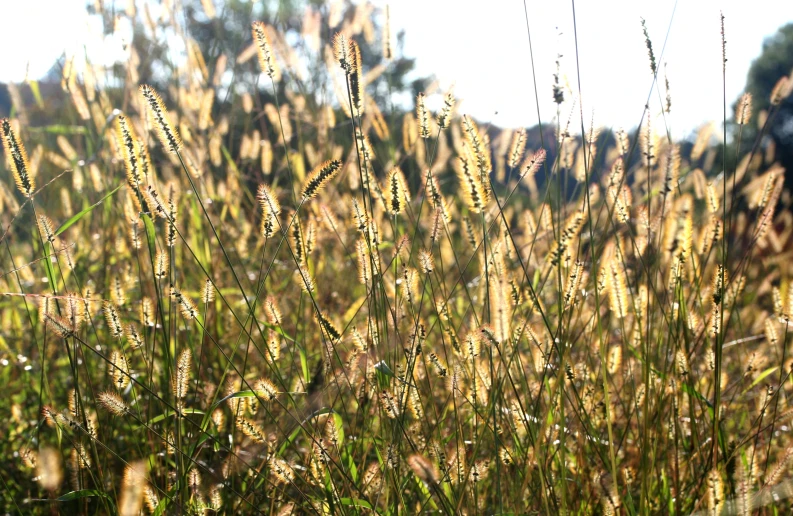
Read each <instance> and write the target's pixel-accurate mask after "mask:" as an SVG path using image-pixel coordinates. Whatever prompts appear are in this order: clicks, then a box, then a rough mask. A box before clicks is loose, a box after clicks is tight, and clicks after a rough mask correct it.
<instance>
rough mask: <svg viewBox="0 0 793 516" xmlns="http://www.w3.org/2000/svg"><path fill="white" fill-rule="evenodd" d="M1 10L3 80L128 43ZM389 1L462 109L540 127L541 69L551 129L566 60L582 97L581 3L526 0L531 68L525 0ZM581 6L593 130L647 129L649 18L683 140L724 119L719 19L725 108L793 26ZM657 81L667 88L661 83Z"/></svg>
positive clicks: (608, 4) (705, 0) (75, 25)
mask: <svg viewBox="0 0 793 516" xmlns="http://www.w3.org/2000/svg"><path fill="white" fill-rule="evenodd" d="M0 1H1V0H0ZM374 1H375V4H376V5H378V6H383V5H385V3H386V2H384V1H382V0H374ZM215 3H216V4H219V3H220V0H216V1H215ZM2 4H3V5H2V12H3V15H4V16H3V18H4V19H5V20H7V21H8V23H6V24H4V27H3V32H4V37H5V39H6V41H9V42H13V47H14V48H15V49H16V51H14V52H6V53H5V54H4V57H3V63H2V66H0V80H6V81H7V80H14V81H21V80H23V79H24V78H25V77H26V73H27V74H29V76H30V77H33V78H38V77H41V76H42V75H43V74H45V73H46V72H47V70H49V68H50V67H51V66H52V64H53V63H54V62H55V60H56V59H57V58H58V57H59V56H61V55H62V54H63V52H64V51H66V52H67V53H69V54H73V53H77V54H78V55H79V54H80V52H82V50H81V49H82V45H89V46H91V47H92V59H94V60H95V61H96V60H97V53H96V52H97V50H96V49H97V48H99V49H101V50H99V51H98V52H99V54H100V57H99V59H98V61H100V62H101V61H103V60H106V61H108V62H112V61H113V59H114V58H115V57H116V56H118V55H119V52H120V51H121V49H122V47H123V44H124V43H125V42H124V41H123V37H122V36H119V37H117V38H116V40H115V41H113V40H111V41H108V40H104V43H103V39H102V35H101V31H102V27H101V22H99V21H98V19H97V18H96V17H89V16H88V15H87V14H86V12H85V2H84V0H29V1H2ZM390 5H391V19H392V30H393V32H394V33H396V32H397V31H398V30H400V29H405V31H406V38H405V48H404V51H405V54H406V55H408V56H411V57H416V58H417V61H416V64H417V74H419V75H435V76H436V77H437V78H438V80H439V82H440V85H441V88H443V89H447V88H449V87H451V86H453V87H454V92H455V95H456V96H457V97H458V98H459V99H460V101H461V102H460V111H461V112H464V113H469V114H471V115H473V116H475V117H476V118H477V119H479V120H481V121H492V122H493V123H495V124H497V125H500V126H503V127H521V126H532V125H535V124H536V123H537V121H538V113H537V111H538V109H537V103H536V101H535V88H534V78H533V76H532V70H533V71H534V75H535V76H536V81H537V91H536V95H537V97H538V98H539V111H540V116H541V118H542V120H543V121H544V122H548V121H551V120H552V119H553V118H554V117H555V114H556V112H555V109H556V106H555V105H554V104H553V102H552V99H551V84H552V80H553V73H554V72H555V66H556V65H555V61H556V58H557V54H562V58H561V69H562V73H563V75H564V77H565V78H566V80H567V81H568V83H569V84H570V86H571V87H572V88H573V90H574V91H576V92H577V90H578V80H579V75H578V73H577V71H576V46H575V39H574V38H575V31H574V30H573V11H572V6H573V4H572V2H569V1H545V0H543V1H539V0H526V3H525V5H526V9H527V11H528V19H529V24H530V27H531V37H532V47H533V51H534V67H533V68H532V62H531V60H530V56H529V40H528V36H527V30H526V14H525V12H524V1H523V0H488V1H482V0H455V1H452V0H392V1H391V2H390ZM575 9H576V13H575V15H576V16H575V19H576V22H577V36H578V60H579V66H580V81H581V91H582V97H581V98H582V99H583V107H584V117H585V119H586V123H587V125H588V123H589V119H590V118H591V117H592V116H593V112H594V117H595V121H596V123H597V124H598V125H603V126H607V127H625V128H631V127H634V126H636V125H637V124H638V123H639V120H640V118H641V114H642V109H643V106H644V104H645V102H646V101H647V95H648V93H649V91H650V85H651V82H652V78H651V74H650V71H649V64H648V58H647V51H646V48H645V45H644V39H643V36H642V31H641V25H640V19H641V18H644V19H645V20H646V22H647V26H648V29H649V33H650V36H651V38H652V41H653V45H654V49H655V53H656V57H657V59H658V65H659V67H660V69H661V74H662V75H663V73H664V70H666V73H667V76H668V78H669V82H670V93H671V96H672V114H671V117H669V119H668V123H669V124H670V127H671V129H672V131H673V134H674V136H676V137H683V136H686V135H687V134H688V133H690V131H691V130H692V129H694V128H696V127H697V126H698V125H700V124H701V123H703V122H705V121H710V120H721V117H722V109H723V100H722V75H721V41H720V34H719V12H720V11H723V12H724V15H725V17H726V28H727V57H728V63H727V65H728V68H727V82H726V95H727V104H728V109H730V105H731V104H732V102H733V101H734V100H735V99H736V98H737V97H738V96H739V95H740V94H741V93H742V91H743V87H744V84H745V81H746V74H747V71H748V69H749V65H750V64H751V61H752V59H754V58H755V57H757V56H758V55H759V54H760V51H761V48H762V42H763V39H764V38H765V37H767V36H770V35H772V34H773V33H774V32H776V30H777V29H778V28H779V27H780V26H782V25H784V24H785V23H788V22H790V21H792V20H793V9H790V7H789V4H788V3H787V2H784V1H780V0H754V1H752V2H745V1H738V0H722V1H719V0H679V1H678V3H677V7H676V8H675V1H674V0H653V1H651V2H650V1H644V0H641V1H639V0H579V1H578V2H576V3H575ZM673 12H674V16H673ZM670 22H671V25H670ZM241 30H242V29H241ZM246 30H247V28H246ZM667 30H669V34H668V40H667V43H666V48H663V46H664V40H665V38H666V37H667ZM121 33H122V34H123V31H121ZM662 51H663V54H662ZM102 54H104V57H105V58H106V59H103V58H102V57H101V55H102ZM664 65H666V67H665V66H664ZM659 81H660V83H661V85H662V84H663V76H661V77H659ZM663 96H665V92H664V90H663V87H662V88H661V94H660V97H659V95H658V93H655V92H654V93H653V96H652V97H651V102H652V104H651V107H652V109H653V112H657V111H659V109H660V98H662V97H663ZM563 116H565V117H566V116H567V114H564V115H563ZM728 116H730V114H729V113H728ZM579 124H580V121H577V120H576V127H577V126H578V125H579Z"/></svg>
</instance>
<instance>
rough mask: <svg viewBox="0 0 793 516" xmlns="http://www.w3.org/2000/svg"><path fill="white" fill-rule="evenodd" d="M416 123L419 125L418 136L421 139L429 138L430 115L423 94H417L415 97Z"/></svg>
mask: <svg viewBox="0 0 793 516" xmlns="http://www.w3.org/2000/svg"><path fill="white" fill-rule="evenodd" d="M416 121H417V122H418V124H419V136H421V137H422V138H429V137H430V114H429V111H428V110H427V106H426V102H425V99H424V94H423V93H419V94H418V96H417V97H416Z"/></svg>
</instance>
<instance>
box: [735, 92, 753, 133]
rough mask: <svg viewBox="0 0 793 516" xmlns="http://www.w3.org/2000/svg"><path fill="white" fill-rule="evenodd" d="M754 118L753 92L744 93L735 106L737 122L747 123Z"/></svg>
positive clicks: (740, 123) (739, 123)
mask: <svg viewBox="0 0 793 516" xmlns="http://www.w3.org/2000/svg"><path fill="white" fill-rule="evenodd" d="M751 118H752V94H751V93H744V94H743V95H741V100H739V101H738V105H737V106H736V107H735V123H736V124H738V125H745V124H747V123H749V120H750V119H751Z"/></svg>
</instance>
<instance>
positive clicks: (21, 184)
mask: <svg viewBox="0 0 793 516" xmlns="http://www.w3.org/2000/svg"><path fill="white" fill-rule="evenodd" d="M0 137H2V139H3V148H4V149H5V154H6V161H7V162H8V165H9V167H10V168H11V173H12V174H13V175H14V182H16V185H17V188H19V191H20V192H22V194H23V195H24V196H25V197H30V196H31V195H33V190H34V189H35V188H36V180H35V179H34V178H33V176H32V175H31V169H30V163H29V162H28V153H27V151H26V150H25V145H24V144H23V143H22V140H20V139H19V138H17V135H16V134H15V133H14V129H13V128H12V127H11V121H10V120H9V119H7V118H3V119H2V120H0ZM34 154H35V153H34Z"/></svg>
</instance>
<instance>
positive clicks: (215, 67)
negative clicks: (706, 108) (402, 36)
mask: <svg viewBox="0 0 793 516" xmlns="http://www.w3.org/2000/svg"><path fill="white" fill-rule="evenodd" d="M204 5H205V7H206V6H208V5H210V2H204ZM357 9H358V10H356V7H354V6H353V7H350V8H349V9H348V10H347V11H346V12H345V13H343V14H342V15H341V16H340V17H339V19H338V20H334V21H335V23H331V22H329V21H328V20H326V19H325V18H324V17H323V18H321V20H320V21H321V23H322V24H323V25H322V30H320V29H319V28H317V29H316V38H318V39H317V43H318V48H324V49H325V50H324V52H322V51H320V52H318V53H317V56H318V57H317V62H315V63H313V64H312V66H314V65H316V66H317V67H319V68H321V69H322V70H323V72H322V73H323V74H325V75H323V77H326V78H327V81H325V82H324V83H323V82H322V81H319V80H303V79H300V77H301V73H300V72H299V70H297V68H301V67H303V65H304V63H303V61H301V59H304V57H303V56H301V55H299V52H296V51H295V50H293V49H292V48H291V47H290V44H288V43H287V41H292V40H293V39H294V38H293V37H291V36H290V37H288V35H287V34H284V33H282V32H280V31H279V30H278V29H277V28H276V27H275V26H273V25H271V24H265V23H260V22H256V23H254V24H253V25H252V26H250V27H248V26H240V27H239V33H240V34H243V35H244V37H243V38H242V39H246V38H247V41H248V43H249V44H250V46H248V45H246V47H247V49H246V50H244V51H243V52H242V54H240V55H221V56H220V57H213V58H212V59H209V58H207V57H205V56H204V55H202V52H201V49H200V48H199V46H198V44H197V43H196V42H195V40H192V39H191V38H190V37H189V36H188V35H187V32H186V31H180V30H177V31H176V33H177V34H181V35H182V37H183V38H184V40H185V47H186V48H187V49H188V52H187V56H188V57H187V59H186V60H185V62H184V63H172V69H171V70H168V72H167V73H166V74H165V75H164V77H166V79H167V80H161V78H160V79H157V80H154V79H155V78H151V79H152V80H149V79H150V78H148V77H146V76H141V73H140V72H141V70H143V68H142V67H141V68H139V66H140V64H141V58H144V60H145V50H144V48H143V45H140V41H139V40H135V45H139V47H140V48H138V47H135V46H133V47H132V48H137V50H136V51H135V52H134V53H132V54H131V57H130V60H129V62H128V63H127V65H126V68H125V69H123V70H121V71H119V70H107V76H97V74H96V68H93V67H87V66H83V67H81V66H79V65H78V63H77V62H74V63H71V62H67V64H66V66H64V68H63V82H62V86H63V92H64V93H62V95H63V97H64V99H63V102H64V105H63V106H61V108H60V109H58V110H57V111H55V110H53V111H48V110H45V109H41V108H42V106H41V105H39V107H38V109H37V108H36V104H37V102H38V101H39V100H40V99H39V98H38V95H39V93H38V92H39V86H38V84H37V83H34V82H31V83H29V84H27V85H18V86H13V88H15V89H14V91H12V95H11V96H12V99H13V100H14V107H13V109H12V112H11V113H10V116H9V118H3V119H2V121H0V137H2V141H3V147H4V156H5V159H4V167H5V168H4V169H3V170H2V171H0V172H2V175H0V206H1V208H2V209H1V210H0V212H1V214H0V222H2V227H1V228H0V232H1V233H2V236H1V237H0V293H2V294H3V295H2V296H0V359H2V367H0V384H1V385H2V386H3V391H4V392H3V396H2V397H0V416H2V418H3V419H4V420H5V421H6V424H5V425H4V426H3V428H4V429H3V430H2V433H1V434H0V435H2V436H3V438H2V439H0V457H1V458H0V479H1V480H2V489H1V490H2V495H0V500H1V502H0V504H2V508H3V509H4V511H5V512H6V513H18V514H30V513H34V514H46V513H52V514H55V513H67V514H124V515H133V514H139V513H146V514H149V513H150V514H211V513H218V514H254V513H276V514H315V513H321V514H328V513H334V514H369V513H377V514H398V513H400V514H401V513H405V514H418V513H442V514H457V513H459V514H532V513H542V514H563V513H564V514H568V513H569V514H689V513H692V512H693V513H699V514H704V513H707V514H751V513H755V512H757V511H760V512H762V513H766V514H777V513H786V512H787V511H789V510H790V509H791V507H793V501H791V498H790V495H792V494H793V483H791V481H790V480H789V479H790V471H791V467H793V440H791V436H790V425H791V406H790V405H789V403H788V401H789V398H788V397H787V396H788V395H790V394H791V390H792V389H793V382H792V381H791V379H790V378H789V375H790V372H791V368H792V366H793V357H792V356H789V354H788V352H787V344H788V342H789V341H790V340H791V335H790V333H791V329H790V328H789V322H790V320H791V318H793V282H791V281H790V279H791V267H790V261H791V256H793V255H791V251H792V250H793V245H792V243H791V239H790V237H791V233H793V216H791V213H790V211H789V210H788V204H789V194H788V192H786V191H785V190H784V188H783V185H784V176H785V171H784V170H783V169H782V168H781V167H779V166H778V165H775V164H774V163H773V161H772V158H771V157H770V156H771V154H770V153H769V151H768V149H767V148H766V147H765V146H764V145H762V135H763V134H764V130H765V124H767V123H768V122H767V121H768V120H769V119H772V118H773V116H774V114H775V111H774V109H775V107H776V106H777V105H778V104H779V102H780V100H781V99H782V98H784V97H785V96H786V95H788V94H789V93H790V89H791V87H792V86H793V82H791V81H787V80H786V79H783V80H781V81H780V83H779V85H778V87H777V89H776V90H775V93H774V95H775V98H773V99H772V102H771V104H772V105H771V109H770V110H769V111H768V112H766V113H764V116H762V117H760V118H761V122H760V124H759V126H758V127H757V128H754V127H752V128H751V129H752V130H751V131H748V130H747V133H750V134H752V135H753V136H752V139H751V141H749V140H745V139H744V136H743V135H744V129H747V127H748V126H747V124H748V121H749V120H750V115H751V110H752V99H751V97H750V96H748V95H747V96H744V97H743V98H742V99H741V100H740V101H739V102H738V103H737V110H736V113H734V114H733V113H729V114H727V113H726V111H725V119H724V120H722V121H719V123H718V124H714V125H710V126H706V127H704V128H703V129H702V130H701V131H700V132H699V135H698V137H697V139H696V140H695V141H693V142H687V141H683V142H675V141H671V139H670V138H669V136H668V135H669V131H668V128H667V127H666V125H665V123H666V122H665V120H666V118H665V117H666V116H667V115H668V113H669V110H670V109H671V107H670V103H671V99H670V98H667V99H666V100H664V99H663V96H664V95H665V94H666V91H665V90H664V86H663V77H662V76H660V77H659V72H658V70H657V68H656V64H655V55H654V53H653V48H652V42H651V41H650V40H649V38H648V39H647V46H648V51H649V59H648V63H632V64H631V66H640V67H647V68H648V69H649V71H651V72H652V75H650V74H648V91H649V93H650V95H651V99H653V102H649V101H648V106H647V107H645V106H636V109H637V113H643V115H642V124H641V126H640V127H639V128H638V129H636V130H633V131H622V130H614V131H612V130H608V129H605V128H602V129H601V128H599V127H596V126H594V125H591V123H590V121H589V117H588V116H587V115H586V114H585V113H584V112H583V110H582V109H580V105H579V104H577V101H578V98H579V92H578V91H575V90H570V89H569V87H567V86H565V85H564V83H563V81H561V80H559V77H558V76H557V77H556V81H555V82H553V83H552V84H551V83H549V84H547V86H546V89H547V91H546V92H545V93H546V94H548V95H551V94H553V95H554V98H555V99H556V100H557V106H558V112H557V116H556V118H555V119H554V122H553V123H552V124H550V125H545V126H543V127H542V128H541V129H540V130H539V131H538V130H531V131H527V130H526V129H516V130H512V129H501V128H496V127H492V126H485V125H484V124H482V125H480V126H478V125H477V122H476V121H475V120H474V119H473V118H472V117H470V116H467V115H466V114H465V113H460V112H458V111H457V110H456V109H455V98H454V95H453V92H442V91H437V89H436V90H433V91H426V92H424V93H422V94H420V95H418V96H417V97H416V99H415V103H414V106H410V107H409V108H408V109H406V110H401V109H400V107H399V104H398V103H395V102H391V101H387V102H385V103H383V102H380V103H379V105H378V102H376V100H375V96H374V95H372V94H371V89H370V91H369V92H367V87H369V86H370V85H371V84H372V83H373V81H375V80H376V79H377V77H378V76H379V75H380V74H382V73H384V72H385V71H387V70H388V67H389V66H391V63H392V61H391V58H392V52H393V48H392V43H391V40H392V37H391V35H390V32H389V28H388V23H387V22H386V23H385V25H384V26H383V27H375V26H373V25H372V24H371V23H368V22H367V21H366V20H365V19H362V18H361V16H362V15H361V12H360V10H361V9H363V8H362V7H358V8H357ZM367 12H368V11H367ZM206 15H207V16H209V17H210V18H211V17H212V16H211V13H206ZM119 16H124V15H123V14H121V15H119ZM138 16H140V17H144V14H143V13H138ZM179 19H180V18H179V17H178V16H176V15H173V16H172V17H171V18H170V21H168V20H163V19H160V20H151V19H149V20H148V21H146V23H148V24H149V29H150V31H151V32H153V33H154V34H157V31H159V30H165V28H166V27H171V29H173V27H177V29H179V26H178V25H176V24H177V21H178V20H179ZM306 20H309V18H308V17H307V18H306ZM305 23H308V21H306V22H305ZM169 24H170V25H169ZM375 29H376V31H375ZM372 31H375V32H376V33H373V32H372ZM378 31H379V32H378ZM292 36H294V35H292ZM297 36H298V37H305V38H308V36H306V35H305V33H304V34H303V35H302V36H301V35H299V34H298V35H297ZM408 37H409V35H408ZM718 37H719V36H718V34H716V35H715V36H714V39H715V38H718ZM722 38H724V34H723V33H722ZM377 42H383V44H382V56H380V57H379V60H380V64H378V65H376V66H374V67H372V68H370V69H366V68H364V66H363V65H362V60H363V58H362V55H361V46H362V45H367V47H366V48H367V49H368V48H370V47H372V46H373V45H375V46H377ZM365 55H368V54H365ZM257 58H258V59H257ZM257 61H258V62H257ZM725 63H726V61H725ZM227 69H233V70H234V72H235V74H239V75H240V77H241V78H240V79H239V80H237V81H236V82H235V83H234V88H231V87H229V86H228V85H227V84H224V83H223V80H222V77H223V73H224V71H225V70H227ZM309 69H313V68H311V67H309ZM242 71H246V72H247V73H248V75H243V74H242ZM160 75H161V76H163V74H162V73H161V74H160ZM235 77H236V76H235ZM246 78H252V79H251V80H247V79H246ZM148 83H151V85H149V84H148ZM320 83H322V84H320ZM650 86H652V89H650V88H649V87H650ZM312 88H313V89H312ZM320 88H322V90H321V91H322V93H320ZM23 89H24V92H30V94H29V95H27V94H25V95H23V94H22V93H20V91H21V90H23ZM326 90H327V91H330V94H328V93H327V91H326ZM659 93H660V95H659ZM28 97H29V99H30V102H26V101H25V100H24V99H26V98H28ZM20 99H21V100H20ZM386 100H388V99H386ZM731 101H732V99H725V106H726V105H727V103H728V102H731ZM429 106H437V109H431V108H430V107H429ZM42 113H43V114H42ZM34 115H35V116H34ZM28 116H30V117H31V118H34V119H35V120H36V122H33V121H30V120H29V119H28ZM42 117H43V118H42ZM600 117H602V118H604V122H607V118H608V114H607V113H605V114H601V115H600ZM714 131H715V134H714ZM728 131H729V134H728ZM534 141H539V144H538V145H536V146H534V147H532V145H534V144H533V143H531V142H534ZM527 142H528V145H527ZM714 142H717V143H714ZM725 142H726V143H725ZM26 149H27V151H26Z"/></svg>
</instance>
